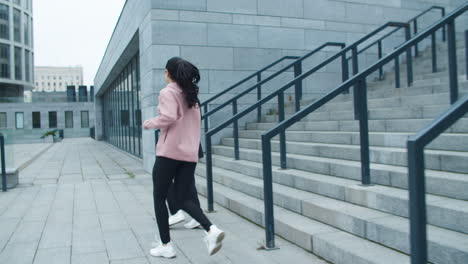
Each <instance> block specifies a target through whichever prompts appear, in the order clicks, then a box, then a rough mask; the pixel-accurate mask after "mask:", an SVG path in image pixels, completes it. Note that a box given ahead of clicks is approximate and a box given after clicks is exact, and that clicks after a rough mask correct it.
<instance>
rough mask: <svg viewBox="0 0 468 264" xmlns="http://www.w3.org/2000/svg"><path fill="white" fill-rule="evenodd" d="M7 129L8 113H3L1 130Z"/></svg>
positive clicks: (0, 114)
mask: <svg viewBox="0 0 468 264" xmlns="http://www.w3.org/2000/svg"><path fill="white" fill-rule="evenodd" d="M6 127H7V113H5V112H2V113H0V128H6Z"/></svg>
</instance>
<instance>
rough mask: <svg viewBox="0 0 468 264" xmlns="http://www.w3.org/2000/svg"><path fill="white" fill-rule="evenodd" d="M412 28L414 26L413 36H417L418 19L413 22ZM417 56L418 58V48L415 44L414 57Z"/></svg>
mask: <svg viewBox="0 0 468 264" xmlns="http://www.w3.org/2000/svg"><path fill="white" fill-rule="evenodd" d="M413 26H414V28H413V33H414V36H416V35H417V34H418V19H417V18H416V19H415V20H414V21H413ZM407 41H408V39H407ZM418 56H419V48H418V43H416V44H415V45H414V57H418Z"/></svg>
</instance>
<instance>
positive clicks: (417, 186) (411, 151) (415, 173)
mask: <svg viewBox="0 0 468 264" xmlns="http://www.w3.org/2000/svg"><path fill="white" fill-rule="evenodd" d="M408 175H409V177H408V178H409V183H408V189H409V209H410V210H409V214H410V245H411V263H412V264H423V263H424V264H425V263H427V233H426V232H427V227H426V186H425V184H426V183H425V176H424V149H423V147H422V146H419V145H418V142H416V141H412V140H408Z"/></svg>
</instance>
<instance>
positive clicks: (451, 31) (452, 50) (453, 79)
mask: <svg viewBox="0 0 468 264" xmlns="http://www.w3.org/2000/svg"><path fill="white" fill-rule="evenodd" d="M447 27H448V28H447V30H448V44H447V46H448V66H449V79H450V103H451V104H453V103H455V102H456V101H457V100H458V73H457V43H456V40H455V34H456V32H455V20H454V19H451V20H450V21H449V22H448V23H447Z"/></svg>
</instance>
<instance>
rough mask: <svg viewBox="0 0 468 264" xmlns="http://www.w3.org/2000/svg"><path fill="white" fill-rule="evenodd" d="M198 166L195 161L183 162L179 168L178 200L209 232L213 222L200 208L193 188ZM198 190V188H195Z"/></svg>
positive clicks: (176, 181) (177, 178)
mask: <svg viewBox="0 0 468 264" xmlns="http://www.w3.org/2000/svg"><path fill="white" fill-rule="evenodd" d="M196 166H197V164H196V163H194V162H181V165H180V166H179V167H178V169H177V173H176V176H175V181H174V184H175V190H176V191H175V193H176V197H177V201H178V203H179V205H180V206H181V209H182V210H184V211H185V212H187V213H188V214H189V215H190V216H191V217H192V218H193V219H195V220H197V222H199V223H200V224H201V225H202V226H203V228H204V229H205V230H206V231H207V232H208V231H209V230H210V226H211V222H210V220H208V218H207V217H206V215H205V214H204V213H203V210H202V209H201V208H200V204H199V202H198V204H197V202H196V201H195V200H198V197H196V194H195V197H196V198H194V195H193V189H192V188H195V176H194V173H195V167H196ZM195 192H196V189H195Z"/></svg>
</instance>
